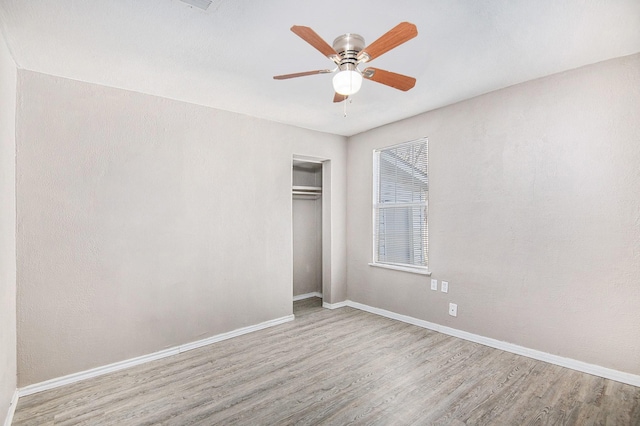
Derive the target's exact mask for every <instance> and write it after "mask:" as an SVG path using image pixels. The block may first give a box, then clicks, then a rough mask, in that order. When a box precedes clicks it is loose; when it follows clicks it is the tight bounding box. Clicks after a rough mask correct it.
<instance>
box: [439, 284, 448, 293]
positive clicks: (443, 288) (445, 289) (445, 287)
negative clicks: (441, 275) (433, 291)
mask: <svg viewBox="0 0 640 426" xmlns="http://www.w3.org/2000/svg"><path fill="white" fill-rule="evenodd" d="M441 288H442V292H443V293H448V292H449V282H448V281H442V287H441Z"/></svg>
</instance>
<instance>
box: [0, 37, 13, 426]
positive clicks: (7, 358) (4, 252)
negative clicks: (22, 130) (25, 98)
mask: <svg viewBox="0 0 640 426" xmlns="http://www.w3.org/2000/svg"><path fill="white" fill-rule="evenodd" d="M16 74H17V70H16V65H15V63H14V62H13V59H12V58H11V55H10V53H9V50H8V49H7V45H6V44H5V40H4V38H3V37H2V33H1V32H0V422H3V421H4V416H5V414H6V413H7V409H8V407H9V403H10V402H11V397H12V396H13V392H14V391H15V390H16V368H17V367H16V177H15V176H16V174H15V171H16V168H15V158H16V139H15V136H16V127H15V123H16Z"/></svg>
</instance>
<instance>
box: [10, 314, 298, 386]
mask: <svg viewBox="0 0 640 426" xmlns="http://www.w3.org/2000/svg"><path fill="white" fill-rule="evenodd" d="M293 319H294V316H293V315H288V316H286V317H281V318H276V319H273V320H269V321H265V322H261V323H259V324H255V325H250V326H248V327H243V328H239V329H237V330H233V331H229V332H227V333H222V334H217V335H215V336H211V337H208V338H206V339H202V340H198V341H195V342H191V343H186V344H184V345H180V346H175V347H173V348H169V349H164V350H162V351H158V352H153V353H150V354H147V355H142V356H139V357H136V358H131V359H128V360H124V361H119V362H114V363H113V364H108V365H103V366H101V367H97V368H92V369H90V370H85V371H80V372H78V373H73V374H69V375H67V376H62V377H57V378H55V379H50V380H46V381H44V382H40V383H35V384H33V385H29V386H25V387H23V388H20V389H18V390H17V393H18V396H26V395H31V394H34V393H38V392H42V391H45V390H49V389H53V388H57V387H60V386H64V385H68V384H70V383H75V382H79V381H81V380H86V379H90V378H92V377H97V376H102V375H103V374H107V373H112V372H114V371H119V370H124V369H125V368H129V367H133V366H136V365H140V364H144V363H147V362H150V361H155V360H158V359H161V358H166V357H169V356H172V355H178V354H180V353H182V352H186V351H190V350H192V349H197V348H200V347H202V346H206V345H210V344H212V343H216V342H220V341H222V340H227V339H231V338H233V337H237V336H241V335H243V334H247V333H251V332H254V331H258V330H262V329H265V328H269V327H274V326H276V325H280V324H283V323H285V322H289V321H293Z"/></svg>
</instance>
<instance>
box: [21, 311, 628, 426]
mask: <svg viewBox="0 0 640 426" xmlns="http://www.w3.org/2000/svg"><path fill="white" fill-rule="evenodd" d="M294 313H295V315H296V319H295V321H292V322H289V323H286V324H283V325H279V326H276V327H272V328H269V329H265V330H261V331H258V332H254V333H250V334H247V335H243V336H240V337H236V338H233V339H229V340H226V341H223V342H218V343H215V344H213V345H209V346H206V347H203V348H199V349H195V350H192V351H188V352H185V353H183V354H180V355H177V356H172V357H168V358H164V359H161V360H158V361H154V362H150V363H147V364H144V365H139V366H136V367H132V368H129V369H126V370H122V371H119V372H115V373H111V374H108V375H104V376H100V377H97V378H93V379H89V380H85V381H82V382H78V383H74V384H71V385H67V386H64V387H60V388H56V389H52V390H49V391H45V392H41V393H38V394H34V395H29V396H25V397H22V398H20V400H19V402H18V407H17V409H16V413H15V416H14V421H13V425H294V424H295V425H315V424H322V425H348V424H354V425H360V424H367V425H432V424H434V425H454V426H456V425H465V424H466V425H581V426H582V425H634V426H635V425H640V388H638V387H633V386H629V385H624V384H621V383H618V382H614V381H611V380H606V379H602V378H599V377H595V376H591V375H588V374H584V373H579V372H576V371H573V370H569V369H566V368H562V367H558V366H556V365H552V364H548V363H545V362H541V361H536V360H533V359H530V358H526V357H522V356H518V355H514V354H511V353H508V352H504V351H501V350H497V349H493V348H489V347H486V346H482V345H479V344H476V343H471V342H468V341H465V340H461V339H458V338H454V337H450V336H447V335H444V334H440V333H436V332H433V331H430V330H426V329H423V328H420V327H416V326H413V325H409V324H405V323H402V322H398V321H395V320H391V319H388V318H383V317H380V316H377V315H373V314H370V313H366V312H362V311H359V310H356V309H352V308H340V309H336V310H327V309H323V308H322V307H321V304H320V299H317V298H313V299H307V300H303V301H299V302H296V304H295V305H294Z"/></svg>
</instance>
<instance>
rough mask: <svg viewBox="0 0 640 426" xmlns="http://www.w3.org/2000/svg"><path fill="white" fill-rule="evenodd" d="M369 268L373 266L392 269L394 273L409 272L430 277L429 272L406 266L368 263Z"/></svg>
mask: <svg viewBox="0 0 640 426" xmlns="http://www.w3.org/2000/svg"><path fill="white" fill-rule="evenodd" d="M369 266H375V267H376V268H384V269H393V270H395V271H403V272H410V273H412V274H419V275H426V276H428V277H430V276H431V272H429V271H427V270H426V269H423V268H410V267H408V266H397V265H387V264H385V263H369Z"/></svg>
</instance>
